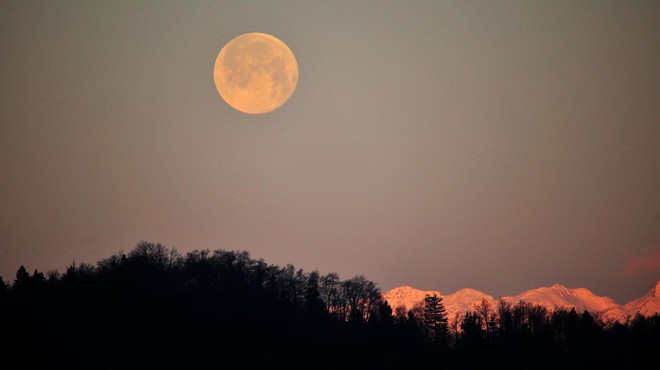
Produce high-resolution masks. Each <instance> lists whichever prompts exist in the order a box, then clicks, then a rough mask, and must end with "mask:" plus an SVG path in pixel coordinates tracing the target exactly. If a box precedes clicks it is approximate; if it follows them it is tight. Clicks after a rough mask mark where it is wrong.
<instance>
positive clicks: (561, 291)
mask: <svg viewBox="0 0 660 370" xmlns="http://www.w3.org/2000/svg"><path fill="white" fill-rule="evenodd" d="M504 300H506V301H509V302H510V303H512V304H515V303H517V302H519V301H525V302H529V303H532V304H535V305H539V306H543V307H545V308H547V309H548V310H549V311H553V310H554V309H556V308H568V309H570V308H573V307H574V308H575V310H576V311H578V312H583V311H585V310H586V311H589V312H603V311H605V310H607V309H609V308H611V307H613V306H618V304H617V303H616V302H615V301H614V300H613V299H612V298H609V297H603V296H598V295H595V294H594V293H592V292H591V291H590V290H589V289H585V288H574V289H571V288H567V287H565V286H563V285H560V284H555V285H553V286H551V287H541V288H536V289H530V290H527V291H525V292H522V293H520V294H518V295H516V296H513V297H504Z"/></svg>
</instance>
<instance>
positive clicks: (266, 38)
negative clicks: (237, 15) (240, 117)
mask: <svg viewBox="0 0 660 370" xmlns="http://www.w3.org/2000/svg"><path fill="white" fill-rule="evenodd" d="M213 79H214V81H215V87H216V89H217V90H218V93H219V94H220V96H221V97H222V99H223V100H224V101H225V102H227V104H229V105H230V106H232V107H233V108H234V109H237V110H239V111H241V112H243V113H248V114H262V113H268V112H272V111H274V110H275V109H277V108H279V107H281V106H282V105H284V103H286V102H287V101H288V100H289V98H291V95H293V92H294V91H295V89H296V85H297V84H298V62H297V61H296V57H295V56H294V55H293V53H292V52H291V49H289V47H288V46H286V44H285V43H283V42H282V41H280V40H279V39H277V38H276V37H274V36H271V35H268V34H265V33H258V32H253V33H246V34H243V35H240V36H237V37H236V38H234V39H233V40H231V41H229V42H228V43H227V45H225V46H224V47H223V48H222V50H220V53H219V54H218V57H217V58H216V60H215V67H214V68H213Z"/></svg>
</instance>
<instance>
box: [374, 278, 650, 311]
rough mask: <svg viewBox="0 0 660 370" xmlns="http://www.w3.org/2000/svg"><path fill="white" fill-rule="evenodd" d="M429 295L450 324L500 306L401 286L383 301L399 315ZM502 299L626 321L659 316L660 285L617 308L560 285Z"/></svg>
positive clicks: (464, 293)
mask: <svg viewBox="0 0 660 370" xmlns="http://www.w3.org/2000/svg"><path fill="white" fill-rule="evenodd" d="M427 294H429V295H433V294H437V295H438V296H439V297H442V301H443V303H444V305H445V309H446V310H447V317H448V318H449V320H450V321H453V320H454V319H455V318H456V317H457V316H456V315H457V314H458V315H463V314H464V313H465V312H466V311H468V310H474V308H475V306H476V305H477V304H478V303H479V302H481V300H482V299H485V300H486V301H488V302H489V303H490V304H491V307H493V308H495V307H496V306H497V299H496V298H494V297H493V296H491V295H489V294H486V293H484V292H481V291H478V290H475V289H470V288H464V289H461V290H458V291H456V292H454V293H452V294H447V295H444V294H441V293H440V292H439V291H435V290H426V291H424V290H419V289H415V288H413V287H410V286H401V287H397V288H394V289H391V290H389V291H387V292H386V293H385V294H383V298H384V299H385V300H386V301H387V302H388V303H389V305H390V306H391V307H392V309H393V310H395V311H396V309H397V307H403V308H405V310H406V311H408V310H410V309H412V308H413V307H415V305H419V304H421V303H422V302H423V300H424V297H425V296H426V295H427ZM501 299H503V300H504V301H506V302H508V303H511V304H515V303H518V302H520V301H525V302H528V303H531V304H534V305H540V306H543V307H545V308H547V309H548V310H550V311H553V310H555V309H557V308H566V309H570V308H575V310H576V311H578V312H583V311H589V312H591V313H593V314H598V315H600V317H601V318H603V319H604V320H605V321H624V320H626V319H628V318H631V317H633V316H635V315H636V314H637V313H641V314H642V315H645V316H650V315H653V314H655V313H660V281H658V282H657V283H656V285H655V287H654V288H653V289H651V290H650V291H649V292H648V293H646V294H645V295H644V296H642V297H640V298H637V299H634V300H632V301H630V302H628V303H626V304H625V305H621V304H618V303H617V302H615V301H614V300H613V299H612V298H609V297H605V296H599V295H596V294H594V293H593V292H591V291H590V290H589V289H586V288H567V287H565V286H563V285H560V284H554V285H552V286H549V287H540V288H536V289H530V290H527V291H524V292H522V293H520V294H518V295H515V296H508V297H501Z"/></svg>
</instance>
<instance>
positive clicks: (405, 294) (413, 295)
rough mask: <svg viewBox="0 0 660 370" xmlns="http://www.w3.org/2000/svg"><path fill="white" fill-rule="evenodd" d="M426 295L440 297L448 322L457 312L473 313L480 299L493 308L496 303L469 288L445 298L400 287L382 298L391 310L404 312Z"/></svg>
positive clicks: (492, 299) (429, 291) (432, 291)
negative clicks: (401, 308) (399, 309)
mask: <svg viewBox="0 0 660 370" xmlns="http://www.w3.org/2000/svg"><path fill="white" fill-rule="evenodd" d="M427 294H428V295H433V294H437V295H438V296H439V297H442V303H443V304H444V305H445V309H446V310H447V317H448V318H449V319H450V321H451V320H453V319H454V317H455V316H456V313H457V312H458V313H459V314H460V315H462V314H464V313H465V311H468V310H469V311H473V310H474V309H475V306H476V305H477V304H478V303H479V302H481V299H482V298H485V299H486V300H487V301H488V302H489V303H490V304H491V307H493V308H494V307H495V303H496V302H495V299H494V298H493V296H491V295H488V294H486V293H483V292H480V291H478V290H475V289H470V288H464V289H461V290H459V291H457V292H455V293H452V294H449V295H446V296H445V295H442V294H440V292H439V291H436V290H426V291H424V290H418V289H415V288H412V287H409V286H402V287H398V288H394V289H392V290H389V291H388V292H386V293H385V294H383V298H384V299H385V300H386V301H387V303H389V305H390V307H392V310H396V308H397V307H399V306H404V307H405V308H406V311H408V310H410V309H412V308H413V307H414V306H415V305H416V304H421V303H422V302H423V301H424V297H426V295H427Z"/></svg>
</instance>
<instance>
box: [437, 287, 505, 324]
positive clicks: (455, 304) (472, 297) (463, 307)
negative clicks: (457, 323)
mask: <svg viewBox="0 0 660 370" xmlns="http://www.w3.org/2000/svg"><path fill="white" fill-rule="evenodd" d="M484 298H485V299H486V301H488V303H490V307H491V308H492V309H495V306H496V303H497V302H496V301H495V298H493V296H491V295H488V294H486V293H484V292H480V291H478V290H476V289H470V288H463V289H461V290H458V291H456V292H455V293H452V294H449V295H447V296H444V297H442V303H444V305H445V309H447V317H448V318H449V319H450V320H453V319H454V318H455V317H456V313H458V314H459V315H463V314H465V312H466V311H474V310H475V307H476V306H477V305H478V304H479V303H480V302H481V300H482V299H484Z"/></svg>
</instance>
